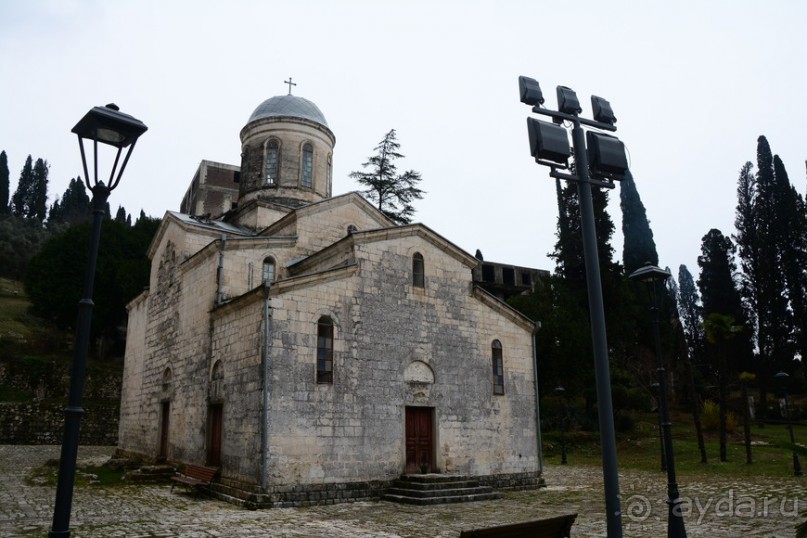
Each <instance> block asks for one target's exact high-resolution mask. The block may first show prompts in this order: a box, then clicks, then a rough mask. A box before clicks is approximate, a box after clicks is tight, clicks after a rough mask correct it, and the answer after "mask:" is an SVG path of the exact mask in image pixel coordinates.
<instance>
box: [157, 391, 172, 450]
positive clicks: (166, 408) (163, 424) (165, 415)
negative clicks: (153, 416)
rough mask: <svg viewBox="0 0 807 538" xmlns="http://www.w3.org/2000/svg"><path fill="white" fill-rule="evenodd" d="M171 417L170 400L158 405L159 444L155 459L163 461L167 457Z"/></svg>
mask: <svg viewBox="0 0 807 538" xmlns="http://www.w3.org/2000/svg"><path fill="white" fill-rule="evenodd" d="M170 417H171V402H163V403H162V404H161V405H160V446H159V447H158V448H157V459H158V460H160V461H165V460H166V459H167V458H168V426H169V423H170Z"/></svg>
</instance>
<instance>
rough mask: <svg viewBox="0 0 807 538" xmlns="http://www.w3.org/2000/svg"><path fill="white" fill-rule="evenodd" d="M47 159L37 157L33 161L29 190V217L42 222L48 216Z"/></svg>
mask: <svg viewBox="0 0 807 538" xmlns="http://www.w3.org/2000/svg"><path fill="white" fill-rule="evenodd" d="M48 168H49V166H48V161H45V160H43V159H37V160H36V163H34V181H33V183H32V185H31V192H30V209H29V213H28V217H29V218H32V219H33V218H35V219H38V220H39V221H40V222H44V221H45V218H46V217H47V216H48Z"/></svg>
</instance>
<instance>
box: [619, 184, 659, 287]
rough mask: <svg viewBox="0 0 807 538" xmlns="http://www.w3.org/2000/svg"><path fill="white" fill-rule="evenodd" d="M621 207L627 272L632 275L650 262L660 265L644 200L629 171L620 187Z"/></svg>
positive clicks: (623, 249)
mask: <svg viewBox="0 0 807 538" xmlns="http://www.w3.org/2000/svg"><path fill="white" fill-rule="evenodd" d="M619 187H620V188H619V199H620V207H621V209H622V235H623V237H624V243H623V247H622V264H623V265H624V266H625V272H626V273H628V274H630V273H632V272H633V271H635V270H637V269H639V268H640V267H642V266H643V265H644V264H645V263H647V262H650V263H652V264H653V265H658V252H657V251H656V242H655V241H654V240H653V230H651V229H650V223H649V222H648V220H647V211H646V210H645V207H644V204H642V199H641V198H640V197H639V191H638V190H637V189H636V183H635V182H634V181H633V174H631V173H630V171H628V172H627V173H626V174H625V178H624V179H623V180H622V181H621V182H620V185H619Z"/></svg>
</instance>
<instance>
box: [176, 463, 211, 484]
mask: <svg viewBox="0 0 807 538" xmlns="http://www.w3.org/2000/svg"><path fill="white" fill-rule="evenodd" d="M218 472H219V469H218V467H204V466H202V465H193V464H189V465H186V466H185V471H184V472H182V473H177V474H176V475H174V476H172V477H171V480H173V481H174V482H179V483H180V484H185V485H187V486H192V487H197V486H207V485H209V484H210V482H212V481H213V478H215V476H216V474H217V473H218ZM171 489H172V490H173V489H174V488H173V486H172V487H171Z"/></svg>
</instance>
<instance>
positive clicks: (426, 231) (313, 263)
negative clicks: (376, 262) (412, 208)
mask: <svg viewBox="0 0 807 538" xmlns="http://www.w3.org/2000/svg"><path fill="white" fill-rule="evenodd" d="M412 236H418V237H420V238H422V239H424V240H425V241H427V242H429V243H431V244H432V245H434V246H436V247H437V248H439V249H440V250H441V251H442V252H443V253H445V254H447V255H448V256H451V257H453V258H454V259H456V260H458V261H459V262H460V263H463V264H464V265H466V266H467V267H468V268H473V267H476V265H477V264H478V263H479V260H477V259H476V258H475V257H473V256H471V255H470V254H469V253H467V252H465V251H464V250H462V249H461V248H460V247H458V246H457V245H455V244H454V243H452V242H451V241H449V240H448V239H446V238H444V237H443V236H441V235H440V234H438V233H437V232H435V231H434V230H432V229H431V228H429V227H428V226H426V225H425V224H420V223H415V224H407V225H404V226H392V227H389V228H377V229H374V230H359V231H356V232H353V233H352V234H350V235H347V236H345V237H344V238H343V239H341V240H339V241H337V242H336V243H333V244H332V245H329V246H327V247H325V248H323V249H322V250H319V251H317V252H315V253H314V254H311V255H310V256H307V257H305V258H303V259H302V260H299V261H297V262H295V263H293V264H291V265H289V267H288V269H289V271H290V272H292V273H305V272H308V271H309V270H316V269H314V268H317V267H319V268H324V267H323V266H326V267H331V266H333V265H336V264H337V263H344V262H345V261H350V260H349V259H348V258H349V257H352V255H353V252H354V248H355V246H356V245H357V244H368V243H374V242H376V241H388V240H394V239H400V238H404V237H412ZM331 261H332V262H336V263H330V262H331Z"/></svg>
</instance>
